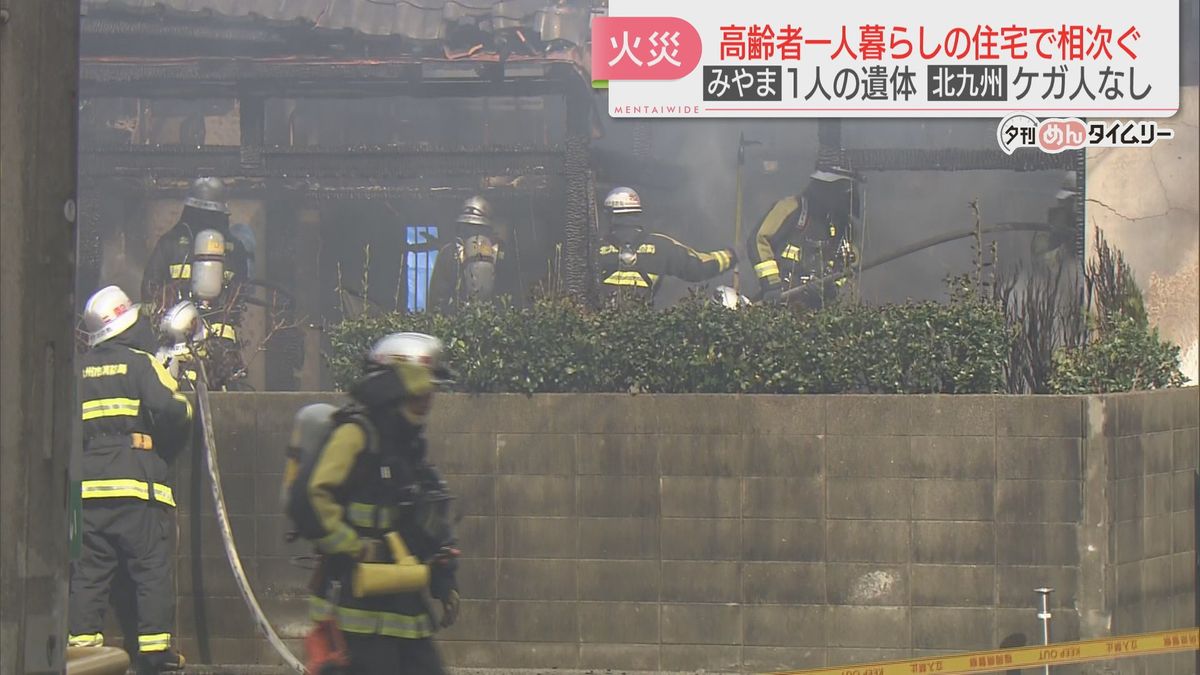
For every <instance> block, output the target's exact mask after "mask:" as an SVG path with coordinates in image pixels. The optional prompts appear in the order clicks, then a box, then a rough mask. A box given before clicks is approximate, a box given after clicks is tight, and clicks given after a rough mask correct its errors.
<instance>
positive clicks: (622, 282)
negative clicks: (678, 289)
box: [599, 233, 737, 298]
mask: <svg viewBox="0 0 1200 675" xmlns="http://www.w3.org/2000/svg"><path fill="white" fill-rule="evenodd" d="M735 262H737V258H736V256H735V255H734V252H733V251H732V250H730V249H722V250H719V251H711V252H708V253H702V252H700V251H697V250H695V249H693V248H692V247H690V246H688V245H686V244H684V243H682V242H679V241H677V240H675V239H672V238H671V237H668V236H667V235H665V234H658V233H649V234H645V235H643V236H637V237H628V238H625V237H619V236H610V237H608V238H607V239H606V240H605V242H604V243H603V244H602V245H601V246H600V259H599V268H600V284H601V289H603V291H604V292H605V293H606V294H607V295H615V294H626V293H627V294H630V295H633V296H635V297H643V298H652V297H653V296H654V293H655V292H656V291H657V290H658V287H659V284H660V283H661V282H662V278H663V277H664V276H670V277H676V278H679V279H682V280H684V281H692V282H698V281H706V280H708V279H711V278H713V277H715V276H717V275H718V274H721V273H722V272H725V271H726V270H728V269H729V268H730V267H732V266H733V264H734V263H735Z"/></svg>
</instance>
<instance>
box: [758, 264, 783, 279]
mask: <svg viewBox="0 0 1200 675" xmlns="http://www.w3.org/2000/svg"><path fill="white" fill-rule="evenodd" d="M754 273H755V274H756V275H757V276H758V278H759V279H762V278H763V277H769V276H771V275H772V274H774V275H775V276H779V263H776V262H775V261H774V260H764V261H762V262H760V263H758V264H757V265H755V266H754Z"/></svg>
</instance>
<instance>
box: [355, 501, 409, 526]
mask: <svg viewBox="0 0 1200 675" xmlns="http://www.w3.org/2000/svg"><path fill="white" fill-rule="evenodd" d="M376 509H378V511H379V521H378V522H376V520H375V512H376ZM398 515H399V514H398V512H397V509H396V508H395V507H388V506H376V505H375V504H363V503H361V502H350V503H349V504H347V505H346V522H348V523H350V524H351V525H353V526H355V527H366V528H374V529H384V530H386V529H390V528H391V527H392V526H393V525H395V524H396V521H397V519H398Z"/></svg>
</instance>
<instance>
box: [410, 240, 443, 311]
mask: <svg viewBox="0 0 1200 675" xmlns="http://www.w3.org/2000/svg"><path fill="white" fill-rule="evenodd" d="M404 231H405V236H406V239H405V241H407V242H408V243H409V244H424V243H425V241H426V240H427V239H437V236H438V234H437V226H436V225H409V226H407V227H405V228H404ZM436 259H437V251H409V252H408V256H407V259H406V260H405V261H404V269H405V270H406V271H407V274H408V280H407V281H408V311H410V312H419V311H422V310H424V309H425V307H426V304H427V303H428V300H429V276H430V275H431V274H433V263H434V260H436Z"/></svg>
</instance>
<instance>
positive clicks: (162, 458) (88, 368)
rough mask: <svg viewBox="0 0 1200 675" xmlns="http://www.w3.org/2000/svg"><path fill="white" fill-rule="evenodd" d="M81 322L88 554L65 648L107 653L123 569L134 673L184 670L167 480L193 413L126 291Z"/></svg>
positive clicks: (104, 297)
mask: <svg viewBox="0 0 1200 675" xmlns="http://www.w3.org/2000/svg"><path fill="white" fill-rule="evenodd" d="M84 323H85V326H86V328H87V330H88V342H89V345H90V349H89V350H88V352H87V353H86V354H84V356H83V357H82V369H81V373H80V374H81V380H80V400H81V401H82V412H83V468H82V472H83V488H82V490H83V492H82V496H83V536H82V547H83V550H82V553H81V555H80V558H79V560H78V561H76V562H75V563H74V564H73V565H72V568H71V592H70V636H69V639H68V643H69V644H70V645H72V646H99V645H103V644H104V636H103V634H102V632H101V631H102V627H103V625H104V613H105V608H106V605H107V602H108V599H109V590H110V588H109V587H110V584H111V582H112V580H113V576H114V574H115V573H116V572H117V567H118V566H123V567H124V570H123V571H124V572H125V573H126V574H127V577H128V579H129V580H130V581H131V582H132V583H133V585H134V586H135V587H136V607H137V644H138V650H137V653H136V657H135V663H136V666H137V670H138V672H139V673H158V672H162V671H166V670H179V669H181V668H182V667H183V662H184V660H183V657H182V656H181V655H179V654H178V653H177V652H176V651H174V650H173V649H171V639H172V635H171V631H172V626H173V624H174V621H175V583H174V571H173V568H172V565H173V561H174V557H173V556H174V554H173V551H172V549H173V545H172V537H173V536H174V533H175V521H174V515H173V509H174V508H175V499H174V494H173V492H172V490H171V487H170V486H169V485H167V484H166V478H167V467H168V464H169V463H170V462H171V461H172V460H173V459H174V458H175V456H176V455H178V454H179V453H180V452H181V451H182V450H183V449H184V448H185V447H186V445H187V440H188V438H189V431H190V423H191V419H192V407H191V404H190V403H188V400H187V399H186V398H184V397H183V396H182V395H181V394H179V393H178V388H177V385H176V383H175V380H174V378H172V377H171V375H170V374H169V373H168V372H167V371H166V370H165V369H164V368H163V366H162V364H160V363H159V362H158V361H157V360H156V359H155V357H154V356H152V355H151V353H150V352H151V351H152V350H153V349H154V348H155V340H154V334H153V330H152V329H151V327H150V323H149V321H148V319H147V318H146V317H145V316H143V315H142V313H141V311H140V307H139V306H137V305H134V304H132V302H131V301H130V299H129V297H128V296H127V295H126V294H125V292H124V291H122V290H121V289H120V288H118V287H117V286H108V287H106V288H103V289H101V290H99V291H97V292H96V293H95V294H94V295H93V296H92V297H91V298H90V299H89V300H88V302H87V305H86V306H85V308H84ZM129 637H131V636H127V638H129Z"/></svg>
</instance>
